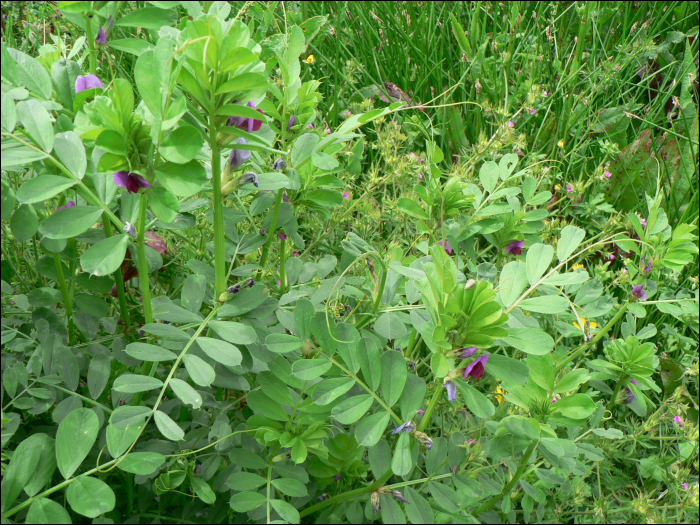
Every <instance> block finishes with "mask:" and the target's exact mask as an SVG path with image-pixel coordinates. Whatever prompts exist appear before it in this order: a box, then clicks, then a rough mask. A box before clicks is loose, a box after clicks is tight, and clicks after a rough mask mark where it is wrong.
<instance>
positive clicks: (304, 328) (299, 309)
mask: <svg viewBox="0 0 700 525" xmlns="http://www.w3.org/2000/svg"><path fill="white" fill-rule="evenodd" d="M296 260H299V259H296ZM314 315H316V311H315V310H314V305H313V303H312V302H311V301H309V300H308V299H299V300H298V301H297V305H296V307H295V308H294V321H295V322H296V324H297V328H298V329H299V337H301V338H302V339H304V340H306V339H308V338H309V337H311V320H312V319H313V317H314Z"/></svg>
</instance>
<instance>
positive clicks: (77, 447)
mask: <svg viewBox="0 0 700 525" xmlns="http://www.w3.org/2000/svg"><path fill="white" fill-rule="evenodd" d="M99 429H100V422H99V419H98V418H97V415H96V414H95V413H94V412H93V411H92V410H90V409H88V408H78V409H77V410H73V411H72V412H70V413H69V414H68V415H67V416H66V417H64V418H63V421H61V424H60V425H58V431H57V432H56V463H57V464H58V470H60V471H61V474H63V477H64V478H66V479H68V478H70V477H71V476H72V475H73V473H74V472H75V471H76V470H77V469H78V467H79V466H80V464H81V463H82V462H83V460H84V459H85V458H86V457H87V455H88V454H89V452H90V449H91V448H92V445H94V444H95V440H96V439H97V433H98V431H99ZM76 512H78V511H76Z"/></svg>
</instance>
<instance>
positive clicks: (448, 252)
mask: <svg viewBox="0 0 700 525" xmlns="http://www.w3.org/2000/svg"><path fill="white" fill-rule="evenodd" d="M438 244H439V245H440V246H444V247H445V251H446V252H447V255H452V247H451V246H450V243H449V242H447V239H445V241H444V244H443V241H440V242H438Z"/></svg>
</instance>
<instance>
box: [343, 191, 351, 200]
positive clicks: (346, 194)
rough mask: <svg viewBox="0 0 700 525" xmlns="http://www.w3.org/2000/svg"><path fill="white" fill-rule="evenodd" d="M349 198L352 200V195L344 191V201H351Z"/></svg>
mask: <svg viewBox="0 0 700 525" xmlns="http://www.w3.org/2000/svg"><path fill="white" fill-rule="evenodd" d="M349 198H350V194H349V193H348V192H347V191H344V192H343V199H349Z"/></svg>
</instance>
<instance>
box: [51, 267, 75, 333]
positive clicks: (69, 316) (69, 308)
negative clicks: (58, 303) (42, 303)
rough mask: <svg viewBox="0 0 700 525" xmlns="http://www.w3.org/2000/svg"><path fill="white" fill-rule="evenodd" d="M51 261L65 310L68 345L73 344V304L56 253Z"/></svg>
mask: <svg viewBox="0 0 700 525" xmlns="http://www.w3.org/2000/svg"><path fill="white" fill-rule="evenodd" d="M53 260H54V262H55V263H56V273H57V274H58V286H59V287H60V288H61V295H62V296H63V306H64V307H65V308H66V320H67V321H68V345H69V346H73V345H74V344H75V333H74V331H75V327H74V326H73V304H72V302H71V300H70V295H69V294H68V286H67V285H66V277H65V276H64V275H63V264H62V263H61V258H60V257H59V256H58V254H57V253H54V254H53Z"/></svg>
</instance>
